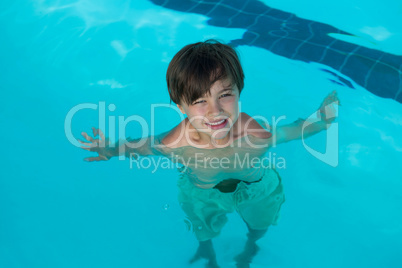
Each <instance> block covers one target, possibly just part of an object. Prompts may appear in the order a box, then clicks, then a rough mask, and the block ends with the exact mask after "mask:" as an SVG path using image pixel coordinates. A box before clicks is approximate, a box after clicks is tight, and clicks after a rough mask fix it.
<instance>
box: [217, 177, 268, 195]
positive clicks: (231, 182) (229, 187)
mask: <svg viewBox="0 0 402 268" xmlns="http://www.w3.org/2000/svg"><path fill="white" fill-rule="evenodd" d="M261 180H262V178H261V179H259V180H256V181H242V180H238V179H227V180H223V181H221V182H220V183H218V184H217V185H215V186H214V187H213V188H214V189H217V190H219V191H220V192H222V193H233V192H234V191H236V189H237V185H238V184H239V183H240V182H244V183H245V184H247V185H250V184H252V183H256V182H260V181H261Z"/></svg>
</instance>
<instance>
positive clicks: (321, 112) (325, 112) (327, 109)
mask: <svg viewBox="0 0 402 268" xmlns="http://www.w3.org/2000/svg"><path fill="white" fill-rule="evenodd" d="M335 105H338V106H340V105H341V103H340V101H339V99H338V95H337V92H336V91H335V90H334V91H332V92H331V93H329V94H328V96H326V97H325V99H324V100H323V101H322V103H321V106H320V108H318V110H317V116H318V118H321V120H323V121H325V122H326V123H332V122H333V121H334V120H335V118H336V116H337V112H336V106H335Z"/></svg>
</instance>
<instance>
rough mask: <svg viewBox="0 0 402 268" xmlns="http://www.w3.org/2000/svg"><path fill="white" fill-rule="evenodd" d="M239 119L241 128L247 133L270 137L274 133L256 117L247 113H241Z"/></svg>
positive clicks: (257, 136) (259, 136) (258, 136)
mask: <svg viewBox="0 0 402 268" xmlns="http://www.w3.org/2000/svg"><path fill="white" fill-rule="evenodd" d="M239 119H240V122H241V126H240V127H241V128H242V129H243V132H244V133H245V135H253V136H254V137H256V138H260V139H268V138H270V137H271V136H272V133H271V132H269V131H267V130H266V129H265V128H264V127H262V126H261V125H260V124H259V123H258V122H257V121H256V120H255V119H254V118H252V117H251V116H249V115H248V114H246V113H240V115H239Z"/></svg>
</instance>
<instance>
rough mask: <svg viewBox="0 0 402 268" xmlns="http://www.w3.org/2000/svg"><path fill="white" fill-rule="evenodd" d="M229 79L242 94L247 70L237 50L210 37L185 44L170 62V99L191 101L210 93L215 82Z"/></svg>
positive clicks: (168, 73)
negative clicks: (245, 70) (243, 67)
mask: <svg viewBox="0 0 402 268" xmlns="http://www.w3.org/2000/svg"><path fill="white" fill-rule="evenodd" d="M227 78H228V79H230V81H231V83H232V85H233V83H234V84H236V86H237V88H238V89H239V94H240V92H241V91H242V89H243V87H244V73H243V69H242V67H241V64H240V60H239V57H238V55H237V53H236V51H235V50H234V49H233V48H232V47H230V46H228V45H225V44H222V43H220V42H219V41H216V40H213V39H210V40H207V41H205V42H198V43H194V44H190V45H187V46H185V47H183V48H182V49H181V50H180V51H179V52H177V54H176V55H175V56H174V57H173V59H172V61H171V62H170V64H169V67H168V70H167V73H166V81H167V86H168V90H169V95H170V99H171V101H173V102H174V103H176V104H180V103H181V102H182V101H184V102H185V103H186V104H188V105H190V104H191V103H193V102H194V101H195V100H197V99H199V98H200V97H202V96H204V95H205V94H210V88H211V86H212V84H213V83H215V82H216V81H218V80H221V79H227Z"/></svg>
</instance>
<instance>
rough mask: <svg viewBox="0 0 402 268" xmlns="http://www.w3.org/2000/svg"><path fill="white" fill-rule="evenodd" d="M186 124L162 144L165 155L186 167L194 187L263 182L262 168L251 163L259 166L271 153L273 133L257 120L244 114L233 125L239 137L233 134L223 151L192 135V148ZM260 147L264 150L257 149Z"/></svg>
mask: <svg viewBox="0 0 402 268" xmlns="http://www.w3.org/2000/svg"><path fill="white" fill-rule="evenodd" d="M247 122H248V123H247ZM187 123H188V121H187V119H185V120H183V121H182V122H181V123H180V124H179V125H178V126H176V127H175V128H174V129H172V130H171V131H170V132H169V133H168V134H167V135H166V136H165V137H164V138H163V139H162V141H161V143H162V144H163V145H165V146H166V152H168V153H169V154H171V155H173V156H174V157H177V158H176V159H177V160H179V161H178V162H181V164H183V165H184V166H185V167H186V168H185V173H186V174H187V175H188V176H189V178H190V179H191V181H192V182H193V184H194V185H196V186H197V187H200V188H204V189H208V188H213V187H219V188H220V190H221V191H225V190H229V189H232V188H233V187H234V184H237V183H238V182H239V180H242V181H245V182H254V181H257V180H259V179H261V177H262V174H263V170H262V168H261V165H259V166H258V167H257V166H253V165H252V164H253V163H254V164H255V163H258V159H262V158H263V156H264V154H265V153H266V151H267V150H268V147H269V141H270V139H269V138H270V137H271V133H270V132H268V131H266V130H265V129H264V128H263V127H262V126H261V125H260V124H259V123H258V122H257V121H255V120H254V119H252V118H251V117H250V116H249V115H247V114H245V113H241V114H240V115H239V119H238V121H237V122H236V123H235V124H234V125H233V131H235V132H236V133H238V134H237V135H234V134H233V135H231V136H232V139H231V140H230V143H228V145H227V146H225V147H223V148H217V147H214V146H212V145H211V144H209V145H208V146H206V144H202V142H201V141H200V140H197V137H196V136H195V137H194V136H190V139H191V140H190V142H191V143H192V144H191V145H190V142H189V141H188V139H186V137H185V135H184V132H183V129H185V126H186V124H187ZM246 123H247V124H246ZM194 145H195V146H194ZM256 145H257V146H256ZM258 146H259V147H261V148H256V147H258ZM199 147H201V148H199ZM253 161H254V162H253Z"/></svg>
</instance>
